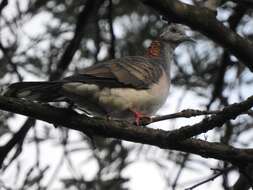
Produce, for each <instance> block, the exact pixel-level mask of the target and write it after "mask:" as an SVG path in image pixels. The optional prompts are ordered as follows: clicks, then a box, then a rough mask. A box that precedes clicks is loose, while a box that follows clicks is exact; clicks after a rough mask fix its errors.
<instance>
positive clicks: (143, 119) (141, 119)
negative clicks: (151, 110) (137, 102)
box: [133, 111, 152, 126]
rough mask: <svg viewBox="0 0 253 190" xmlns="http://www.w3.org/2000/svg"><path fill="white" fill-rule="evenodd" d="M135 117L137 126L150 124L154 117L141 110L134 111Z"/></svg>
mask: <svg viewBox="0 0 253 190" xmlns="http://www.w3.org/2000/svg"><path fill="white" fill-rule="evenodd" d="M133 113H134V118H135V124H136V125H137V126H142V125H145V124H149V123H151V122H152V117H150V116H147V115H145V114H143V113H141V112H136V111H134V112H133Z"/></svg>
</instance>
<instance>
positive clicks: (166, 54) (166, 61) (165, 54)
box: [146, 40, 175, 74]
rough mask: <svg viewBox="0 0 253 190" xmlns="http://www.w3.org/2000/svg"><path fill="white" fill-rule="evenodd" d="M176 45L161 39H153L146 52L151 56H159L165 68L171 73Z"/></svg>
mask: <svg viewBox="0 0 253 190" xmlns="http://www.w3.org/2000/svg"><path fill="white" fill-rule="evenodd" d="M174 49H175V46H174V45H173V44H169V43H165V42H162V41H159V40H155V41H153V42H152V43H151V44H150V46H149V48H148V50H147V53H146V56H147V57H149V58H158V59H159V61H161V64H162V66H163V67H164V68H165V70H166V71H167V72H168V74H169V73H170V65H171V62H172V61H173V52H174Z"/></svg>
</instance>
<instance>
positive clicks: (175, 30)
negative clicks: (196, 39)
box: [159, 24, 193, 47]
mask: <svg viewBox="0 0 253 190" xmlns="http://www.w3.org/2000/svg"><path fill="white" fill-rule="evenodd" d="M159 38H160V40H161V41H163V42H165V43H169V44H171V45H173V46H175V47H176V46H177V45H179V44H180V43H182V42H186V41H190V42H193V40H192V39H191V38H190V37H189V36H187V35H186V34H185V31H184V29H183V27H182V26H181V25H179V24H170V25H169V26H168V27H166V28H165V29H164V31H163V32H162V33H161V34H160V36H159Z"/></svg>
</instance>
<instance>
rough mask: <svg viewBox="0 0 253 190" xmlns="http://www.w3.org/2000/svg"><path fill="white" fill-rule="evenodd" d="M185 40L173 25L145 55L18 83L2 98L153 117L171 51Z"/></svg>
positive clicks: (164, 84) (164, 86) (163, 88)
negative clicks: (57, 77) (53, 78)
mask: <svg viewBox="0 0 253 190" xmlns="http://www.w3.org/2000/svg"><path fill="white" fill-rule="evenodd" d="M186 40H189V38H188V37H187V36H186V35H185V34H184V32H183V30H182V29H181V28H180V27H179V26H178V25H176V24H172V25H170V26H169V27H167V28H166V29H165V30H164V31H163V32H162V33H161V35H160V36H159V38H158V40H156V41H153V43H152V44H151V46H150V48H149V49H148V51H147V54H146V55H145V56H129V57H123V58H120V59H113V60H110V61H107V62H103V63H100V64H96V65H94V66H91V67H88V68H86V69H83V70H81V71H80V72H79V73H78V74H76V75H73V76H69V77H66V78H64V79H62V80H59V81H53V82H21V83H14V84H12V85H10V86H9V89H8V91H7V92H6V93H5V95H6V96H13V97H19V98H26V99H31V100H37V101H42V102H54V101H62V100H66V99H69V100H71V101H72V102H75V103H76V104H78V105H79V106H81V107H83V108H84V109H86V110H88V111H91V112H92V113H93V114H100V115H105V114H106V115H110V116H112V117H120V118H122V117H123V118H125V117H127V116H128V115H131V113H132V112H142V113H144V114H145V115H150V114H153V113H154V112H156V111H157V109H159V107H160V106H161V105H162V104H163V103H164V102H165V100H166V97H167V95H168V92H169V85H170V75H169V72H170V64H171V62H172V55H173V51H174V49H175V48H176V47H177V45H178V44H180V43H181V42H183V41H186Z"/></svg>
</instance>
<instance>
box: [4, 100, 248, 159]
mask: <svg viewBox="0 0 253 190" xmlns="http://www.w3.org/2000/svg"><path fill="white" fill-rule="evenodd" d="M252 99H253V98H251V99H250V100H251V101H252ZM238 106H239V107H240V104H239V105H238ZM0 109H2V110H6V111H10V112H14V113H18V114H22V115H26V116H30V117H33V118H36V119H40V120H43V121H46V122H49V123H53V124H55V125H61V126H65V127H67V128H69V129H74V130H78V131H81V132H83V133H85V134H92V135H99V136H103V137H112V138H118V139H122V140H127V141H132V142H136V143H142V144H149V145H153V146H157V147H160V148H162V149H173V150H178V151H184V152H188V153H194V154H198V155H200V156H203V157H209V158H215V159H219V160H224V161H229V162H237V163H242V164H246V163H248V162H253V150H252V149H238V148H234V147H230V146H227V145H223V144H219V143H210V142H206V141H202V140H196V139H188V140H184V141H182V140H181V139H180V138H178V139H176V141H171V138H173V135H171V134H173V133H172V132H170V131H164V130H160V129H151V128H140V127H136V126H133V125H131V124H129V123H127V122H124V121H108V120H103V119H99V118H89V117H87V116H85V115H80V114H78V113H76V112H75V111H73V110H70V109H66V108H56V107H53V106H50V105H41V104H38V103H33V102H29V101H26V100H22V99H15V98H8V97H3V96H0ZM204 125H205V124H204ZM178 137H180V135H178ZM174 139H175V138H174Z"/></svg>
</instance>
